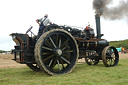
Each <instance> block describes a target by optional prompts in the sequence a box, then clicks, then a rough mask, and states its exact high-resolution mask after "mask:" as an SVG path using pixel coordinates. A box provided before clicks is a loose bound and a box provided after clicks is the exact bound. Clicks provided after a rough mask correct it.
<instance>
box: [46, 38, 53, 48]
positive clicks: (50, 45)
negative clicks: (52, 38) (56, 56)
mask: <svg viewBox="0 0 128 85" xmlns="http://www.w3.org/2000/svg"><path fill="white" fill-rule="evenodd" d="M47 43H48V45H49V47H50V48H52V47H53V46H52V44H51V43H50V42H49V41H48V40H47Z"/></svg>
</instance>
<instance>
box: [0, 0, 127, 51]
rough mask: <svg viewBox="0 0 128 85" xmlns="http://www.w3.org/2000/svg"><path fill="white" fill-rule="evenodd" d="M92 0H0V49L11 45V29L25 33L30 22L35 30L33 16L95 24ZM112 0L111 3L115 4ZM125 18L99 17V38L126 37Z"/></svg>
mask: <svg viewBox="0 0 128 85" xmlns="http://www.w3.org/2000/svg"><path fill="white" fill-rule="evenodd" d="M92 1H93V0H0V50H6V51H8V50H11V49H14V45H15V43H14V42H13V41H12V38H11V36H9V34H11V33H16V32H17V33H25V32H26V30H27V29H28V28H29V27H30V25H32V26H33V29H32V31H33V32H34V33H35V34H37V32H38V28H39V26H38V24H37V23H36V22H35V20H36V19H38V18H41V17H43V16H44V15H45V14H48V15H49V18H50V20H51V21H52V22H53V23H56V24H59V25H69V26H78V27H83V28H84V27H85V26H86V25H87V24H88V22H90V25H91V26H93V28H94V30H95V31H96V27H95V17H94V16H95V13H94V10H93V7H92ZM118 1H119V0H114V2H113V4H112V6H116V5H118ZM127 21H128V20H127V19H125V18H123V19H121V20H115V21H110V20H105V19H103V18H102V17H101V33H102V34H104V36H103V37H102V38H104V39H107V40H108V41H114V40H124V39H128V22H127Z"/></svg>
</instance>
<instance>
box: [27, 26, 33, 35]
mask: <svg viewBox="0 0 128 85" xmlns="http://www.w3.org/2000/svg"><path fill="white" fill-rule="evenodd" d="M32 28H33V27H32V26H31V27H30V28H29V29H28V30H27V31H26V34H27V33H28V32H29V31H30V30H31V29H32Z"/></svg>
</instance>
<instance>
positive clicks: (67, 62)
mask: <svg viewBox="0 0 128 85" xmlns="http://www.w3.org/2000/svg"><path fill="white" fill-rule="evenodd" d="M61 58H62V59H63V60H64V61H65V62H66V63H68V64H70V62H69V61H68V60H66V59H65V58H64V57H62V56H61Z"/></svg>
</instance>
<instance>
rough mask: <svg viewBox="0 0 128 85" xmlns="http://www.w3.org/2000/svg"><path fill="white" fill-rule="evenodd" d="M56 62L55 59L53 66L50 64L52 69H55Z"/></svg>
mask: <svg viewBox="0 0 128 85" xmlns="http://www.w3.org/2000/svg"><path fill="white" fill-rule="evenodd" d="M56 61H57V58H56V59H55V60H54V62H53V64H52V67H51V68H52V69H53V68H54V67H55V65H56Z"/></svg>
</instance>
